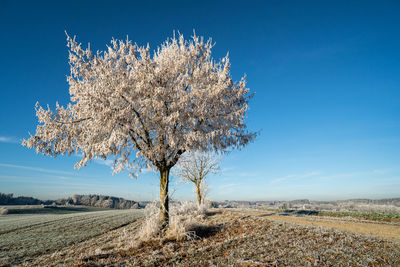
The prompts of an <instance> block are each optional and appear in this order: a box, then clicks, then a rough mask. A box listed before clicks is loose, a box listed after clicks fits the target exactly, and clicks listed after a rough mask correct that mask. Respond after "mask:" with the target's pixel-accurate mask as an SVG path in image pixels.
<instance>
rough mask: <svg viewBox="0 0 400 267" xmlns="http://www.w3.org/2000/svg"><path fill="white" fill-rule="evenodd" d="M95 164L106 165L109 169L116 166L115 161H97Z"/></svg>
mask: <svg viewBox="0 0 400 267" xmlns="http://www.w3.org/2000/svg"><path fill="white" fill-rule="evenodd" d="M93 162H94V163H97V164H100V165H106V166H108V167H112V166H113V164H114V161H113V160H111V159H95V160H94V161H93Z"/></svg>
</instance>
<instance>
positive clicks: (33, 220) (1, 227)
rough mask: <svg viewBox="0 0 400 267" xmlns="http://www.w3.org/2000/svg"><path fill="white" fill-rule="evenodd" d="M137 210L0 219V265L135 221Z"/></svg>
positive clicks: (11, 216)
mask: <svg viewBox="0 0 400 267" xmlns="http://www.w3.org/2000/svg"><path fill="white" fill-rule="evenodd" d="M141 216H142V212H141V211H140V210H106V211H93V212H78V213H70V214H9V215H7V216H0V265H5V264H17V263H21V262H22V261H23V260H24V261H26V260H30V259H33V258H36V257H37V256H40V255H42V254H47V253H52V252H55V251H57V250H59V249H61V248H64V247H66V246H70V245H73V244H76V243H79V242H82V241H84V240H87V239H90V238H93V237H95V236H98V235H100V234H103V233H105V232H108V231H110V230H113V229H116V228H119V227H122V226H124V225H127V224H129V223H131V222H134V221H136V220H137V219H138V218H140V217H141Z"/></svg>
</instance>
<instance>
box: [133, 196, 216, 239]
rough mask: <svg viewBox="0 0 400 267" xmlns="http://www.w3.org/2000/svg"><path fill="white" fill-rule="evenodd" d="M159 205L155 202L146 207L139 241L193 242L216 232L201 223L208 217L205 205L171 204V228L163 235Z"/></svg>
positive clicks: (191, 203) (192, 203)
mask: <svg viewBox="0 0 400 267" xmlns="http://www.w3.org/2000/svg"><path fill="white" fill-rule="evenodd" d="M159 210H160V209H159V203H157V202H153V203H151V204H149V205H147V206H146V209H145V220H144V223H143V226H142V228H141V229H140V231H139V232H138V239H139V240H140V241H141V242H146V241H148V240H149V239H152V238H156V239H160V241H161V240H162V239H168V240H177V241H181V240H192V239H195V238H199V237H203V236H207V234H206V233H207V232H212V231H215V229H214V228H212V227H209V226H207V225H204V224H203V223H201V222H202V221H204V218H205V217H206V213H207V208H206V207H205V205H200V206H199V205H198V204H197V203H194V202H187V201H185V202H175V203H171V206H170V210H169V228H168V229H167V231H166V232H165V235H162V234H161V225H160V222H159Z"/></svg>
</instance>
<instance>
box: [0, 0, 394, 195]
mask: <svg viewBox="0 0 400 267" xmlns="http://www.w3.org/2000/svg"><path fill="white" fill-rule="evenodd" d="M398 14H400V4H399V2H398V1H381V2H378V1H331V2H328V1H306V2H304V1H247V2H245V1H198V2H196V1H159V2H157V1H149V2H148V3H145V1H137V2H135V1H126V2H119V1H114V2H110V1H81V2H80V1H79V2H78V1H29V2H28V1H7V0H6V1H1V3H0V25H1V26H0V36H1V37H2V38H1V39H2V40H1V49H0V58H1V63H0V73H1V74H0V77H1V83H0V88H1V93H2V97H1V98H0V122H1V127H0V192H4V193H15V194H16V195H28V196H34V197H38V198H42V199H47V198H58V197H65V196H70V195H72V194H74V193H81V194H84V193H99V194H106V195H115V196H122V197H125V198H129V199H135V200H148V199H156V198H157V197H158V194H159V193H158V188H159V187H158V177H157V174H156V173H152V172H147V173H144V174H142V175H141V176H140V177H139V178H138V179H137V180H133V179H131V178H129V176H128V173H127V172H122V173H119V174H117V175H114V176H112V175H111V173H112V171H111V169H110V168H109V166H107V162H102V161H97V162H92V163H91V164H89V165H88V166H87V167H86V168H83V169H81V170H79V171H78V170H74V169H73V166H74V164H75V163H76V162H77V161H78V158H77V157H74V156H72V157H64V156H62V157H57V158H50V157H46V156H42V155H37V154H36V153H35V152H34V151H33V150H29V149H27V148H25V147H22V146H21V145H20V140H21V139H22V138H26V137H28V132H31V133H34V132H35V128H36V124H37V120H36V117H35V112H34V105H35V103H36V101H39V102H40V103H41V104H42V105H46V104H49V105H50V106H51V107H53V108H54V106H55V103H56V101H59V103H61V104H63V105H65V104H67V103H68V101H69V95H68V84H67V82H66V76H67V75H68V74H69V66H68V61H67V55H68V50H67V47H66V36H65V33H64V31H67V32H68V33H69V34H70V35H76V36H77V38H78V40H79V41H80V42H82V43H83V44H87V43H88V42H90V44H91V47H92V49H94V50H104V48H105V47H106V45H107V44H109V42H110V40H111V38H112V37H114V38H123V39H125V38H126V36H129V39H131V40H132V41H133V42H136V43H138V44H139V45H146V44H147V43H149V45H150V47H151V48H152V49H156V47H157V46H158V45H159V44H160V43H161V42H163V41H164V40H165V39H167V38H168V37H170V36H172V33H173V31H174V30H178V31H180V32H181V33H183V34H184V36H186V37H189V36H190V35H191V34H192V33H193V30H195V31H196V33H197V34H198V35H201V36H204V37H206V38H208V37H212V38H213V40H214V42H215V43H216V45H215V47H214V50H213V56H214V58H216V59H219V58H221V57H223V56H225V54H226V52H228V51H229V54H230V59H231V63H232V69H231V70H232V77H233V79H234V80H239V79H240V78H241V77H242V76H243V75H244V74H246V75H247V81H248V87H249V88H250V89H251V91H252V92H255V97H254V98H253V99H252V101H251V103H250V111H249V113H248V119H247V122H248V126H249V128H250V129H251V130H254V131H260V135H259V136H258V138H257V139H256V140H255V142H254V143H253V144H251V145H249V146H248V147H246V148H244V149H242V150H241V151H234V152H232V153H230V154H228V155H226V156H225V157H224V158H223V161H222V166H221V168H222V172H221V174H220V175H216V176H210V177H209V179H208V182H209V184H210V196H209V197H210V198H211V199H214V200H224V199H238V200H272V199H283V200H285V199H296V198H309V199H321V200H322V199H323V200H325V199H345V198H360V197H367V198H385V197H400V116H399V115H400V90H399V89H400V50H399V47H400V27H399V26H400V19H399V16H398ZM171 184H172V190H171V191H172V197H173V198H177V199H192V198H193V194H192V191H191V186H190V185H187V184H176V183H175V180H174V181H173V182H172V183H171Z"/></svg>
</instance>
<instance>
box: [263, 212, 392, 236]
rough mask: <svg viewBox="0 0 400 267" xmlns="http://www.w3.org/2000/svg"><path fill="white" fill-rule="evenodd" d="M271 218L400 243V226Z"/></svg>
mask: <svg viewBox="0 0 400 267" xmlns="http://www.w3.org/2000/svg"><path fill="white" fill-rule="evenodd" d="M269 218H270V219H274V220H278V221H285V222H293V223H300V224H304V225H311V226H322V227H329V228H334V229H337V230H340V231H345V232H349V233H356V234H362V235H368V236H375V237H381V238H386V239H389V240H393V241H397V242H400V226H399V225H395V224H382V223H376V222H368V223H366V222H356V221H343V220H330V219H324V218H314V217H311V218H309V217H292V216H270V217H269Z"/></svg>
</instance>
